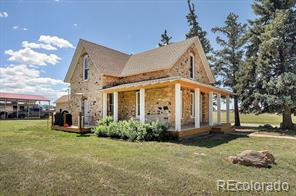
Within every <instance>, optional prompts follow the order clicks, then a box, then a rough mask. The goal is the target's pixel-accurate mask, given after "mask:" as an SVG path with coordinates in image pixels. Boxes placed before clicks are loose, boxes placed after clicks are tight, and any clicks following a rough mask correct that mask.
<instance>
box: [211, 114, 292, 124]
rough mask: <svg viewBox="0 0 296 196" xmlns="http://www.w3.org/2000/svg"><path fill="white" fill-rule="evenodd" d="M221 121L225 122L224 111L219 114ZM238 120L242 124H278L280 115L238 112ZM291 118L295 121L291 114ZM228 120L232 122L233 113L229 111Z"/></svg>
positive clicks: (280, 120) (280, 118)
mask: <svg viewBox="0 0 296 196" xmlns="http://www.w3.org/2000/svg"><path fill="white" fill-rule="evenodd" d="M216 120H217V112H214V121H215V122H216ZM221 120H222V122H226V112H222V114H221ZM240 120H241V123H243V124H261V125H264V124H271V125H275V126H279V125H280V123H281V122H282V116H281V115H277V114H267V113H264V114H260V115H255V114H240ZM292 120H293V122H294V123H296V116H292ZM230 121H231V122H234V113H233V112H231V113H230Z"/></svg>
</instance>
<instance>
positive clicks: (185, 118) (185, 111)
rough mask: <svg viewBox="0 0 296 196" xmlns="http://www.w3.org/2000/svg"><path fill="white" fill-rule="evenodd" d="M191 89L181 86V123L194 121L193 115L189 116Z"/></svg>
mask: <svg viewBox="0 0 296 196" xmlns="http://www.w3.org/2000/svg"><path fill="white" fill-rule="evenodd" d="M191 92H192V90H191V89H188V88H182V120H181V121H182V125H189V124H193V123H194V116H191Z"/></svg>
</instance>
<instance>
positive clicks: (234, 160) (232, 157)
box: [228, 156, 238, 164]
mask: <svg viewBox="0 0 296 196" xmlns="http://www.w3.org/2000/svg"><path fill="white" fill-rule="evenodd" d="M228 161H229V162H230V163H232V164H237V163H238V160H237V156H229V157H228Z"/></svg>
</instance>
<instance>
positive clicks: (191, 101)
mask: <svg viewBox="0 0 296 196" xmlns="http://www.w3.org/2000/svg"><path fill="white" fill-rule="evenodd" d="M194 107H195V106H194V92H190V115H191V117H194V116H195V114H194V109H195V108H194Z"/></svg>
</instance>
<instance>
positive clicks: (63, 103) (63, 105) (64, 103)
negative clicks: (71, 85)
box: [55, 95, 70, 112]
mask: <svg viewBox="0 0 296 196" xmlns="http://www.w3.org/2000/svg"><path fill="white" fill-rule="evenodd" d="M69 97H70V96H69V95H63V96H61V97H59V98H58V99H57V100H56V101H55V104H56V109H55V111H56V112H58V111H60V110H63V111H64V110H67V111H69V109H70V107H69Z"/></svg>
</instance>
